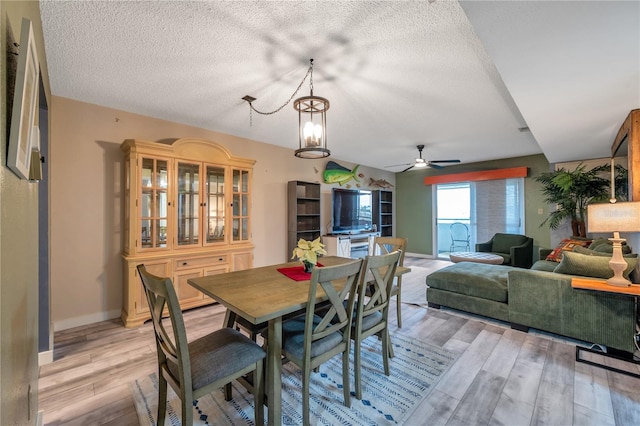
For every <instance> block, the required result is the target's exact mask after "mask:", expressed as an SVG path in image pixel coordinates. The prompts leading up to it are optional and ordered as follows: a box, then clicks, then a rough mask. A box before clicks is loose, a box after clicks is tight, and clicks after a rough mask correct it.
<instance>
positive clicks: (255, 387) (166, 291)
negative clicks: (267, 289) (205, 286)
mask: <svg viewBox="0 0 640 426" xmlns="http://www.w3.org/2000/svg"><path fill="white" fill-rule="evenodd" d="M137 268H138V273H139V274H140V278H141V279H142V284H143V286H144V290H145V294H146V296H147V301H148V303H149V310H150V311H151V320H152V321H153V330H154V332H155V337H156V352H157V355H158V381H159V387H158V419H157V420H158V421H157V424H158V425H164V420H165V414H166V411H167V384H169V385H170V386H171V387H172V388H173V390H174V391H175V392H176V394H177V395H178V397H180V400H181V402H182V404H181V405H182V425H184V426H187V425H192V424H193V404H192V402H193V401H194V400H197V399H198V398H200V397H202V396H203V395H207V394H209V393H211V392H213V391H214V390H217V389H218V388H221V387H222V386H224V385H227V384H228V383H230V382H231V381H233V380H238V382H240V383H241V384H242V385H243V386H245V387H246V388H247V389H248V390H249V391H250V392H251V393H252V394H253V398H254V405H255V407H254V408H255V423H256V424H257V425H262V424H264V406H263V404H264V381H263V377H262V376H263V372H262V370H263V362H264V358H265V357H266V353H265V351H264V350H263V349H262V348H261V347H260V346H259V345H257V344H256V343H255V342H253V341H251V340H250V339H249V338H247V337H246V336H245V335H243V334H242V333H240V332H239V331H237V330H234V329H232V328H226V327H225V328H222V329H220V330H216V331H214V332H212V333H210V334H207V335H206V336H203V337H200V338H198V339H196V340H194V341H192V342H189V343H187V333H186V330H185V326H184V320H183V318H182V311H181V310H180V303H179V302H178V297H177V296H176V292H175V289H174V287H173V283H172V282H171V279H169V278H163V277H157V276H155V275H152V274H150V273H149V272H147V270H146V269H145V267H144V265H138V266H137ZM165 307H166V309H167V313H168V317H166V318H163V315H164V313H163V311H164V310H165ZM251 375H252V376H253V377H252V380H251V379H249V377H247V378H245V377H244V376H251Z"/></svg>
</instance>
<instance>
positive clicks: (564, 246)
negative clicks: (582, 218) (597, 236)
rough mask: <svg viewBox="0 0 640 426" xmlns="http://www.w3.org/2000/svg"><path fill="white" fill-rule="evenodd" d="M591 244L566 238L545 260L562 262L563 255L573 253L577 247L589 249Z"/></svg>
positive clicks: (587, 241) (586, 241) (588, 241)
mask: <svg viewBox="0 0 640 426" xmlns="http://www.w3.org/2000/svg"><path fill="white" fill-rule="evenodd" d="M590 244H591V240H583V239H575V238H564V239H563V240H562V241H560V243H559V244H558V245H557V246H556V248H554V249H553V251H552V252H551V253H549V255H548V256H547V258H546V259H545V260H551V261H553V262H560V261H561V260H562V254H563V253H565V252H568V251H569V252H570V251H573V250H574V249H575V248H576V247H588V246H589V245H590Z"/></svg>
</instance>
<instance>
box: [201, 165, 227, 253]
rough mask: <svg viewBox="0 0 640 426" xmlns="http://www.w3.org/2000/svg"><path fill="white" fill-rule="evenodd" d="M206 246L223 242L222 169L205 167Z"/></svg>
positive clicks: (223, 202)
mask: <svg viewBox="0 0 640 426" xmlns="http://www.w3.org/2000/svg"><path fill="white" fill-rule="evenodd" d="M206 191H207V193H206V204H205V209H204V211H205V214H206V222H205V226H206V227H207V228H206V229H207V230H206V234H207V236H206V239H207V240H206V244H213V243H218V242H224V241H225V237H224V219H225V215H224V212H225V199H224V167H215V166H206Z"/></svg>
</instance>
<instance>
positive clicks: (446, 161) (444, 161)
mask: <svg viewBox="0 0 640 426" xmlns="http://www.w3.org/2000/svg"><path fill="white" fill-rule="evenodd" d="M459 162H460V160H431V161H429V163H459Z"/></svg>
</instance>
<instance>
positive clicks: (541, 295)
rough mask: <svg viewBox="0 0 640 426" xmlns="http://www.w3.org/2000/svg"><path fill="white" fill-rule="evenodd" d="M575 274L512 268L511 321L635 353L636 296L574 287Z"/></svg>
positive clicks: (510, 276)
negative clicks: (572, 282)
mask: <svg viewBox="0 0 640 426" xmlns="http://www.w3.org/2000/svg"><path fill="white" fill-rule="evenodd" d="M571 278H573V277H572V276H571V275H565V274H558V273H555V272H546V271H533V270H524V269H522V270H519V269H515V270H512V271H509V281H508V282H509V321H511V322H512V323H516V324H520V325H524V326H527V327H532V328H537V329H540V330H546V331H550V332H552V333H556V334H560V335H562V336H568V337H572V338H574V339H579V340H583V341H586V342H589V343H596V344H600V345H605V346H609V347H613V348H616V349H619V350H623V351H627V352H633V351H634V348H635V345H634V334H635V311H634V303H633V302H634V301H633V298H631V297H627V296H621V295H615V294H609V293H602V292H597V291H590V290H580V289H574V288H572V287H571Z"/></svg>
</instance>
